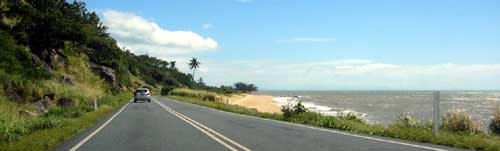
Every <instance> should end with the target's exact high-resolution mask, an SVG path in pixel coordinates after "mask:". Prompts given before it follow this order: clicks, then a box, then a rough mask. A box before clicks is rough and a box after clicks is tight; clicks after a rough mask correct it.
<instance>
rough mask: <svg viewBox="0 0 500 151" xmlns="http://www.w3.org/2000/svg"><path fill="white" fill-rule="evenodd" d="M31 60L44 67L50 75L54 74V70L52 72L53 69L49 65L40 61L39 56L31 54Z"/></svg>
mask: <svg viewBox="0 0 500 151" xmlns="http://www.w3.org/2000/svg"><path fill="white" fill-rule="evenodd" d="M31 60H32V62H33V64H36V65H40V66H42V68H43V69H44V70H45V71H47V72H48V73H52V72H54V70H52V68H51V67H50V66H49V65H48V64H47V63H45V62H44V61H42V60H41V59H40V57H38V56H37V55H35V54H33V53H32V54H31Z"/></svg>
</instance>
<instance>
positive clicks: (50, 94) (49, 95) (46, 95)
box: [43, 93, 56, 100]
mask: <svg viewBox="0 0 500 151" xmlns="http://www.w3.org/2000/svg"><path fill="white" fill-rule="evenodd" d="M55 96H56V94H55V93H45V95H43V98H45V97H48V98H49V99H50V100H54V97H55Z"/></svg>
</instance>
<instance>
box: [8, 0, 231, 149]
mask: <svg viewBox="0 0 500 151" xmlns="http://www.w3.org/2000/svg"><path fill="white" fill-rule="evenodd" d="M195 63H196V64H193V65H195V66H193V69H196V68H198V67H199V65H200V63H199V62H198V61H197V60H196V62H195ZM137 87H147V88H150V89H151V90H152V91H153V92H154V93H157V92H158V94H160V93H163V94H168V93H170V91H172V90H173V89H174V88H177V87H185V88H191V89H199V90H207V94H210V93H212V92H208V90H209V91H213V92H217V93H221V94H222V93H226V94H227V93H233V92H236V90H234V89H233V88H232V87H225V86H224V87H222V86H221V87H212V86H207V85H205V84H204V83H203V81H202V80H198V81H195V80H194V70H193V74H186V73H183V72H181V71H179V69H178V68H177V67H176V62H175V61H173V60H169V61H167V60H163V59H158V58H156V57H152V56H148V55H137V54H134V53H132V52H131V51H130V50H128V49H127V48H120V47H119V46H118V45H117V42H116V40H115V39H113V38H112V37H111V36H110V34H109V33H108V32H107V27H106V26H104V25H103V24H102V22H101V20H100V19H99V17H98V15H97V14H96V13H95V12H91V11H88V10H87V9H86V6H85V3H83V2H80V1H65V0H30V1H23V0H12V1H0V148H1V149H0V150H49V149H51V148H53V147H54V146H56V145H57V144H58V143H60V142H62V141H64V140H66V139H68V138H70V137H71V136H73V135H75V134H77V133H78V132H81V131H82V130H83V129H85V128H87V127H88V126H90V125H92V124H93V123H95V122H96V121H98V120H99V119H101V118H103V117H105V116H107V115H108V114H109V113H111V112H112V111H114V110H115V109H117V108H118V107H120V106H122V105H123V104H125V103H126V102H127V101H129V100H130V98H131V97H132V95H131V92H132V91H133V90H134V89H135V88H137ZM202 98H203V99H204V100H215V98H214V97H210V95H206V96H204V97H202ZM93 100H96V101H97V102H98V106H97V110H95V109H94V104H93V102H94V101H93Z"/></svg>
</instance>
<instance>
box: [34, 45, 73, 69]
mask: <svg viewBox="0 0 500 151" xmlns="http://www.w3.org/2000/svg"><path fill="white" fill-rule="evenodd" d="M39 55H40V58H41V59H42V60H43V61H45V63H47V64H48V65H50V67H52V68H56V67H58V66H63V65H64V64H65V63H66V60H67V57H66V55H65V54H64V53H63V52H62V51H61V50H60V49H50V50H44V51H41V52H40V54H39Z"/></svg>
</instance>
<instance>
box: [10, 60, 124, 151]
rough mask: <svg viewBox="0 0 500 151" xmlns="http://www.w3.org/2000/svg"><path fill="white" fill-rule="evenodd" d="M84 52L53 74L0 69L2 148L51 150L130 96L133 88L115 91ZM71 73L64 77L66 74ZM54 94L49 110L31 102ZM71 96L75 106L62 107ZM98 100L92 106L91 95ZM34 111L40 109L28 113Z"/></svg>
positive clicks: (56, 69) (121, 103)
mask: <svg viewBox="0 0 500 151" xmlns="http://www.w3.org/2000/svg"><path fill="white" fill-rule="evenodd" d="M87 62H88V58H87V57H86V56H85V55H78V54H71V55H68V56H67V64H66V65H65V66H66V67H58V68H54V69H55V70H54V72H53V74H52V76H51V77H50V78H45V79H30V78H29V77H23V76H19V75H13V74H8V73H6V72H5V71H4V70H2V69H0V150H48V149H51V148H52V147H55V146H56V145H57V144H58V143H60V142H62V141H63V140H65V139H67V138H69V137H71V136H73V135H75V134H76V133H77V132H79V131H81V130H83V129H84V128H86V127H88V126H90V125H92V123H95V121H97V120H99V119H100V118H102V117H104V116H105V115H107V113H109V112H111V111H112V110H114V109H115V108H117V107H119V106H121V105H123V103H124V102H126V101H129V100H130V98H131V94H129V93H122V94H111V91H110V89H111V88H110V85H108V84H106V83H105V82H104V80H102V79H101V78H99V77H98V76H97V75H95V74H94V73H93V72H92V71H91V70H90V68H89V65H88V63H87ZM65 76H67V77H70V78H72V79H73V82H72V84H69V83H62V82H61V79H63V77H65ZM47 93H52V94H55V96H54V99H52V100H51V101H49V104H50V105H49V106H50V108H49V109H48V110H47V111H46V112H41V111H37V109H36V108H35V107H34V106H33V105H32V104H31V102H32V101H33V100H35V99H39V98H43V97H44V94H47ZM61 98H69V99H71V100H72V101H73V102H74V106H70V107H58V106H56V105H55V104H56V102H57V100H58V99H61ZM94 98H96V99H97V100H98V104H99V106H98V112H94V108H93V101H92V100H93V99H94ZM29 114H36V115H29Z"/></svg>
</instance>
